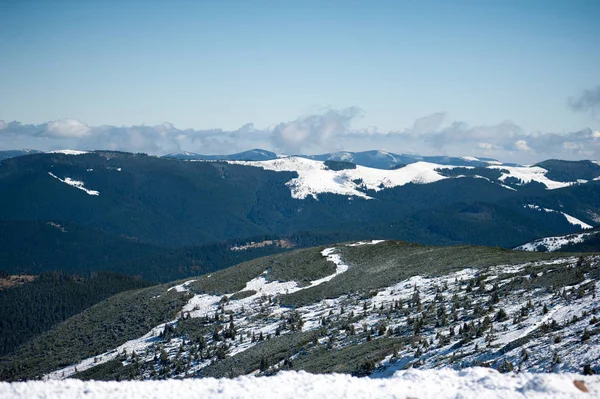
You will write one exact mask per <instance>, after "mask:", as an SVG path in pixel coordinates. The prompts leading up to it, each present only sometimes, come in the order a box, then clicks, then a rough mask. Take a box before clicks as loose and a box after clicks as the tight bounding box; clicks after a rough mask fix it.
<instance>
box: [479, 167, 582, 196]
mask: <svg viewBox="0 0 600 399" xmlns="http://www.w3.org/2000/svg"><path fill="white" fill-rule="evenodd" d="M488 168H490V169H501V170H502V171H503V172H502V175H501V176H500V177H499V178H498V180H500V181H505V180H506V179H508V178H510V177H513V178H515V179H518V180H520V181H521V183H520V184H527V183H531V182H532V181H535V182H538V183H542V184H543V185H545V186H546V189H548V190H555V189H557V188H563V187H568V186H571V185H573V184H575V183H574V182H567V183H565V182H559V181H554V180H550V179H549V178H547V177H546V173H548V171H547V170H546V169H544V168H540V167H539V166H504V165H491V166H488ZM505 171H508V173H506V172H505Z"/></svg>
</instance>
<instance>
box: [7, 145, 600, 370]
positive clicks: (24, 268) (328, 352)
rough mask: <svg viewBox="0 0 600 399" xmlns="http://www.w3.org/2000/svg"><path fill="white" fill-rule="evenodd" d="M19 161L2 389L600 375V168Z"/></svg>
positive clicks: (426, 160)
mask: <svg viewBox="0 0 600 399" xmlns="http://www.w3.org/2000/svg"><path fill="white" fill-rule="evenodd" d="M2 156H3V157H4V159H2V160H1V161H0V247H2V249H3V250H2V251H1V253H0V279H4V280H6V281H7V283H9V284H7V285H6V287H9V288H6V289H5V290H4V291H0V298H2V300H1V301H0V327H1V329H2V334H1V336H0V338H1V340H0V343H1V345H0V356H2V357H1V358H0V379H3V380H15V379H30V378H46V379H63V378H67V377H74V378H79V379H163V378H172V377H186V376H201V377H204V376H215V377H232V376H238V375H248V374H250V375H271V374H274V373H277V372H279V371H281V370H306V371H310V372H317V373H323V372H342V373H350V374H354V375H359V376H365V375H369V376H372V377H387V376H390V375H392V374H393V373H394V372H395V371H396V370H401V369H406V368H410V367H413V368H414V367H416V368H433V369H438V368H446V367H451V368H455V369H462V368H464V367H471V366H485V367H492V368H495V369H497V370H499V371H509V370H515V369H518V370H522V371H533V372H539V371H549V370H552V371H568V372H580V371H581V370H587V372H589V371H590V370H592V371H593V370H597V369H598V367H600V364H599V363H598V360H597V359H598V358H600V354H598V353H597V347H598V342H597V341H598V337H599V336H600V330H599V328H600V324H599V323H598V318H597V316H596V315H597V312H598V310H599V309H600V306H599V304H598V302H597V299H596V298H597V294H598V292H597V291H598V287H599V286H598V279H599V278H600V274H599V273H600V272H599V270H600V258H599V257H598V255H597V254H596V253H595V252H594V251H598V248H599V244H598V237H600V235H598V234H597V233H598V223H600V164H598V162H596V161H563V160H547V161H543V162H540V163H538V164H535V165H515V164H503V163H501V162H500V161H497V160H491V159H476V158H470V157H464V158H451V157H415V156H405V155H397V154H389V153H385V152H382V151H367V152H361V153H347V152H340V153H335V154H324V155H319V156H281V155H276V154H274V153H270V152H267V151H262V150H251V151H247V152H244V153H240V154H233V155H230V156H227V157H226V159H223V157H222V156H198V155H197V154H190V153H187V154H184V155H181V156H179V155H175V154H171V155H170V156H165V157H156V156H148V155H146V154H132V153H124V152H115V151H92V152H87V151H75V150H64V151H53V152H50V153H42V152H34V151H29V152H27V153H25V152H22V153H10V154H7V153H5V154H4V155H2ZM201 157H203V158H202V159H200V158H201ZM398 240H403V241H398ZM481 245H485V246H487V247H484V246H481ZM502 247H504V248H502ZM510 248H516V249H517V250H510ZM557 251H568V252H571V253H564V252H557ZM82 293H83V294H82ZM84 294H85V295H84Z"/></svg>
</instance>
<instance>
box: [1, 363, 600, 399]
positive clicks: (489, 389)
mask: <svg viewBox="0 0 600 399" xmlns="http://www.w3.org/2000/svg"><path fill="white" fill-rule="evenodd" d="M599 395H600V376H585V377H584V376H580V375H576V374H533V373H520V374H512V373H510V374H500V373H499V372H497V371H495V370H492V369H487V368H470V369H464V370H461V371H454V370H449V369H444V370H417V369H411V370H408V371H401V372H397V373H396V374H394V376H393V377H391V378H387V379H372V378H357V377H351V376H349V375H345V374H320V375H315V374H308V373H305V372H294V371H286V372H281V373H279V374H277V375H275V376H273V377H258V378H257V377H241V378H236V379H214V378H205V379H188V380H164V381H126V382H97V381H88V382H83V381H79V380H63V381H43V382H42V381H30V382H16V383H0V397H2V398H4V399H11V398H27V399H35V398H46V399H47V398H68V399H75V398H161V399H162V398H175V397H176V398H257V397H262V398H278V399H281V398H294V399H298V398H315V397H319V398H321V399H325V398H419V399H423V398H436V399H438V398H477V399H487V398H593V397H598V396H599Z"/></svg>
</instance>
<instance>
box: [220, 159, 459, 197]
mask: <svg viewBox="0 0 600 399" xmlns="http://www.w3.org/2000/svg"><path fill="white" fill-rule="evenodd" d="M229 163H232V164H238V165H247V166H254V167H260V168H263V169H265V170H273V171H277V172H284V171H286V172H296V173H298V177H297V178H294V179H292V180H290V181H289V182H287V183H286V184H287V185H288V187H290V190H291V191H292V197H293V198H297V199H305V198H307V197H313V198H315V199H317V196H318V195H319V194H324V193H332V194H340V195H345V196H355V197H361V198H365V199H372V198H371V197H369V196H368V195H367V194H365V193H364V192H363V190H375V191H380V190H382V189H384V188H392V187H397V186H403V185H405V184H408V183H416V184H426V183H433V182H436V181H439V180H443V179H447V177H445V176H442V175H441V174H440V173H438V172H437V171H436V169H452V168H454V167H455V166H448V165H438V164H434V163H428V162H416V163H412V164H409V165H407V166H405V167H403V168H400V169H395V170H384V169H375V168H367V167H364V166H356V169H344V170H339V171H334V170H331V169H329V168H328V167H327V166H325V163H324V162H321V161H314V160H311V159H306V158H300V157H289V158H279V159H274V160H270V161H230V162H229Z"/></svg>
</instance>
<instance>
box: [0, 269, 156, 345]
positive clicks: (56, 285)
mask: <svg viewBox="0 0 600 399" xmlns="http://www.w3.org/2000/svg"><path fill="white" fill-rule="evenodd" d="M148 285H149V283H147V282H145V281H143V280H140V279H138V278H134V277H129V276H125V275H121V274H115V273H106V272H100V273H94V274H93V275H91V276H76V275H70V274H67V273H62V272H48V273H42V274H41V275H40V276H39V277H38V278H37V279H35V280H34V281H32V282H30V283H27V284H24V285H20V286H17V287H13V288H9V289H6V290H2V291H0V331H1V332H2V333H1V334H0V355H4V354H6V353H9V352H11V351H12V350H14V349H15V348H16V347H17V346H19V345H20V344H22V343H23V342H25V341H27V340H28V339H30V338H31V337H34V336H36V335H38V334H40V333H42V332H44V331H47V330H48V329H50V328H51V327H52V326H53V325H55V324H57V323H60V322H61V321H63V320H66V319H68V318H69V317H71V316H73V315H75V314H77V313H79V312H81V311H83V310H84V309H87V308H89V307H90V306H92V305H94V304H95V303H98V302H100V301H102V300H104V299H106V298H108V297H110V296H112V295H115V294H117V293H119V292H122V291H127V290H131V289H138V288H143V287H146V286H148Z"/></svg>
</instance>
